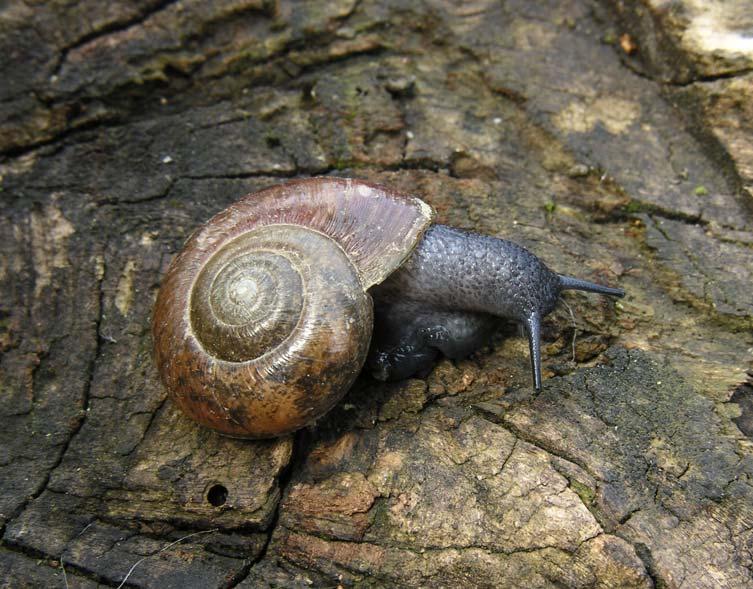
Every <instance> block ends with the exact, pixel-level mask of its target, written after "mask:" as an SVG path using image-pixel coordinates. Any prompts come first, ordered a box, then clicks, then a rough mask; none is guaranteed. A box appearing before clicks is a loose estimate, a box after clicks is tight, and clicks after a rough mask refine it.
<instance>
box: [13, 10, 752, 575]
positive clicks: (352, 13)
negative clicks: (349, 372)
mask: <svg viewBox="0 0 753 589" xmlns="http://www.w3.org/2000/svg"><path fill="white" fill-rule="evenodd" d="M745 4H746V2H745V1H744V0H739V1H736V2H727V3H724V6H723V7H721V8H719V7H717V8H714V10H713V11H711V9H710V8H705V9H704V8H701V7H700V6H701V4H700V3H695V2H690V0H687V1H685V2H675V3H672V4H671V6H670V7H667V6H666V3H663V2H659V1H658V0H629V1H626V2H609V1H607V0H602V1H590V0H567V1H564V2H550V1H546V0H539V1H537V2H517V1H516V2H513V1H510V2H504V3H500V2H491V1H490V0H478V1H474V2H462V3H455V2H447V1H444V0H425V1H422V2H405V1H403V0H384V1H381V2H380V1H370V0H361V1H356V0H336V1H334V2H324V1H319V0H317V1H314V2H295V1H287V0H278V1H271V0H221V1H219V2H201V1H199V0H141V1H138V2H130V3H126V2H115V3H112V2H95V1H94V0H85V1H83V2H78V3H67V2H63V1H50V2H46V3H32V2H22V1H21V0H9V1H8V2H6V3H5V4H4V5H3V6H2V7H0V56H2V57H0V74H1V75H2V80H3V82H2V84H0V200H1V201H2V211H3V214H2V216H0V354H1V356H0V525H1V526H2V529H1V534H2V544H1V545H0V579H2V582H0V586H3V587H6V586H7V587H22V586H23V587H25V586H40V587H42V586H44V587H48V586H58V587H94V586H108V587H118V586H120V585H121V584H123V583H124V582H125V584H126V585H127V586H136V587H160V588H169V587H249V588H250V587H291V588H292V587H311V586H315V587H341V586H342V587H346V586H362V587H395V586H432V587H468V586H478V587H508V586H509V587H563V586H564V587H652V586H655V587H678V588H680V587H688V588H691V587H692V588H698V587H709V588H711V587H727V588H735V587H749V586H751V584H753V559H752V558H751V551H750V544H751V529H752V528H753V488H751V475H752V474H753V446H752V445H751V436H753V383H752V382H751V377H752V375H753V372H751V370H752V368H753V364H752V363H751V350H753V336H752V335H751V331H752V330H751V328H752V327H753V297H751V295H750V285H751V283H752V282H753V206H752V203H753V133H752V131H753V129H752V127H753V123H751V121H753V106H752V105H753V74H752V73H751V72H753V49H751V48H750V44H749V42H748V43H747V44H746V42H745V39H746V37H745V30H747V29H746V27H749V26H750V21H749V18H750V11H749V7H748V9H747V10H746V8H745ZM746 19H748V20H746ZM748 41H749V38H748ZM323 174H332V175H341V176H350V177H359V178H365V179H368V180H372V181H376V182H379V183H383V184H387V185H389V186H391V187H394V188H397V189H400V190H402V191H404V192H408V193H411V194H415V195H416V196H419V197H421V198H423V199H424V200H425V201H426V202H428V203H430V204H431V205H432V206H433V207H434V208H435V209H436V211H437V213H438V221H439V222H442V223H447V224H450V225H455V226H459V227H462V228H466V229H472V230H476V231H479V232H482V233H487V234H492V235H498V236H503V237H505V238H508V239H511V240H513V241H516V242H518V243H521V244H523V245H525V246H526V247H528V248H529V249H531V250H532V251H534V252H535V253H536V254H537V255H539V256H540V257H541V258H542V259H543V260H545V261H546V263H547V264H548V265H549V266H550V267H552V268H553V269H555V270H556V271H558V272H560V273H565V274H570V275H577V276H579V277H581V278H584V279H590V280H596V281H600V282H607V283H610V284H619V285H621V286H623V287H624V288H625V289H626V290H627V293H628V295H627V297H626V298H625V299H624V301H621V302H620V303H617V304H614V303H613V302H610V301H606V300H602V299H600V298H598V297H595V296H592V295H585V294H569V293H568V294H567V295H566V301H567V304H568V305H569V308H570V309H571V310H572V315H571V313H570V312H569V311H568V308H566V307H565V306H564V305H561V306H560V308H559V309H558V311H556V312H555V313H554V314H552V315H551V316H550V317H549V318H548V319H547V321H546V324H545V329H544V340H545V341H544V344H545V345H544V352H545V369H546V374H545V376H546V381H545V386H544V390H543V391H542V392H541V393H540V394H536V393H535V392H534V391H533V390H532V388H531V385H530V382H529V380H530V369H529V360H528V355H527V346H526V343H525V341H524V340H523V339H521V338H519V337H517V334H516V331H515V328H514V327H511V328H509V329H506V330H503V332H501V333H500V334H499V335H498V336H497V337H496V338H495V339H494V341H493V342H492V344H491V345H490V347H489V348H488V349H485V350H481V351H479V352H478V353H477V354H475V355H474V356H473V357H471V358H469V359H467V360H463V361H459V362H450V361H448V360H443V361H441V362H439V364H438V365H437V366H436V368H435V369H434V370H433V371H432V372H431V374H429V375H428V376H427V377H426V378H425V379H412V380H409V381H406V382H401V383H396V384H383V383H377V382H375V381H373V380H371V379H370V378H369V377H367V376H363V377H362V378H360V379H359V381H358V382H357V384H356V386H355V387H354V388H353V389H352V390H351V392H350V393H349V394H348V396H347V397H346V398H345V399H344V401H343V402H341V403H340V404H339V405H338V406H337V407H336V408H335V410H333V411H332V412H331V413H330V414H329V415H327V416H326V417H325V418H323V419H322V420H321V421H320V422H319V423H318V424H317V425H316V426H315V427H312V428H309V429H308V430H305V431H302V432H299V433H298V434H296V435H295V436H288V437H286V438H283V439H278V440H271V441H260V442H249V441H239V440H232V439H228V438H224V437H221V436H219V435H216V434H214V433H213V432H210V431H207V430H205V429H202V428H200V427H199V426H197V425H195V424H194V423H192V422H190V421H189V420H188V419H187V418H185V417H184V416H183V415H181V414H180V413H179V412H178V411H177V409H176V408H175V407H174V406H173V404H172V403H171V402H170V401H169V400H167V397H166V393H165V391H164V390H163V388H162V386H161V385H160V383H159V380H158V377H157V375H156V373H155V369H154V366H153V364H152V361H151V338H150V333H149V322H150V315H151V308H152V305H153V302H154V299H155V296H156V292H157V289H158V287H159V284H160V279H161V277H162V275H163V273H164V271H165V270H166V268H167V265H168V264H169V262H170V259H171V257H172V256H173V255H174V254H175V253H176V252H177V251H178V250H179V249H180V246H181V244H182V243H183V242H184V240H185V239H186V238H187V236H188V235H190V233H191V232H192V230H193V229H195V228H196V227H197V226H198V225H199V224H200V223H202V222H204V221H205V220H206V219H208V218H209V217H210V216H211V215H212V214H214V213H215V212H217V211H219V210H221V209H223V208H224V207H225V206H227V205H228V204H230V203H231V202H233V201H234V200H236V199H238V198H239V197H240V196H242V195H244V194H246V193H248V192H251V191H253V190H256V189H259V188H262V187H265V186H269V185H271V184H274V183H276V182H280V181H283V180H284V179H286V178H292V177H301V176H310V175H323Z"/></svg>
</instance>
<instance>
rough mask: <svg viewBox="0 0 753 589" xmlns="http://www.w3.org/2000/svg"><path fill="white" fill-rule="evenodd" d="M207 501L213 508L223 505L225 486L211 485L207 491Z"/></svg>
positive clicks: (225, 493) (225, 494)
mask: <svg viewBox="0 0 753 589" xmlns="http://www.w3.org/2000/svg"><path fill="white" fill-rule="evenodd" d="M207 501H209V503H211V504H212V505H214V506H215V507H219V506H220V505H225V501H227V488H226V487H225V485H212V486H211V487H210V488H209V491H207Z"/></svg>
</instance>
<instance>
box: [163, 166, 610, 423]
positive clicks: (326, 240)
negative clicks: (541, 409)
mask: <svg viewBox="0 0 753 589" xmlns="http://www.w3.org/2000/svg"><path fill="white" fill-rule="evenodd" d="M433 216H434V214H433V211H432V209H431V208H430V207H429V206H428V205H427V204H426V203H424V202H423V201H421V200H419V199H418V198H415V197H411V196H406V195H403V194H400V193H398V192H395V191H393V190H390V189H389V188H386V187H383V186H378V185H375V184H371V183H369V182H364V181H360V180H351V179H341V178H329V177H321V178H310V179H306V180H297V181H290V182H287V183H284V184H280V185H277V186H273V187H271V188H267V189H265V190H261V191H260V192H257V193H254V194H250V195H248V196H246V197H244V198H242V199H241V200H240V201H238V202H237V203H235V204H233V205H231V206H230V207H228V208H227V209H225V210H224V211H222V212H220V213H218V214H217V215H215V216H214V218H212V219H211V220H210V221H209V222H208V223H206V224H205V225H204V226H202V227H200V228H199V229H198V230H196V231H195V232H194V233H193V235H192V236H191V237H190V238H189V239H188V241H187V242H186V244H185V246H184V248H183V249H182V251H181V252H180V253H179V254H178V255H177V256H176V257H175V258H174V260H173V261H172V263H171V265H170V267H169V269H168V271H167V273H166V275H165V277H164V281H163V283H162V286H161V288H160V291H159V294H158V296H157V300H156V303H155V308H154V314H153V319H152V334H153V340H154V358H155V363H156V366H157V368H158V370H159V373H160V375H161V378H162V381H163V383H164V384H165V386H166V388H167V390H168V392H169V394H170V395H171V396H172V398H173V400H174V401H175V402H176V404H177V405H178V406H179V407H180V408H181V409H182V410H183V411H184V412H185V413H186V414H188V415H189V416H190V417H191V418H193V419H194V420H196V421H198V422H199V423H201V424H203V425H205V426H208V427H210V428H213V429H215V430H217V431H219V432H220V433H222V434H225V435H229V436H233V437H245V438H269V437H276V436H281V435H283V434H286V433H289V432H292V431H295V430H297V429H300V428H302V427H304V426H306V425H309V424H311V423H313V422H314V421H316V420H317V419H318V418H319V417H321V416H322V415H324V414H325V413H326V412H327V411H329V410H330V409H331V408H332V407H333V406H334V405H335V404H336V403H337V402H338V401H339V400H340V399H341V398H342V396H343V395H344V394H345V393H346V392H347V390H348V389H349V388H350V386H351V385H352V384H353V382H354V380H355V378H356V376H357V375H358V374H359V373H360V372H361V370H362V368H363V366H364V364H366V363H368V367H369V369H370V370H371V372H372V374H373V375H374V376H375V377H376V378H378V379H381V380H388V379H402V378H407V377H409V376H411V375H412V374H415V373H417V372H420V371H422V370H425V369H427V368H428V367H431V365H432V363H433V362H434V360H435V358H436V357H437V355H438V354H440V353H442V354H444V355H446V356H448V357H450V358H462V357H464V356H467V355H468V354H470V353H471V352H473V351H474V350H475V349H477V348H478V347H480V346H481V345H483V344H484V343H485V342H486V341H487V338H488V336H489V335H490V334H491V332H492V331H493V330H494V328H495V327H496V320H495V318H505V319H512V320H515V321H518V322H520V323H521V324H522V325H523V327H524V328H525V332H526V334H527V336H528V341H529V347H530V354H531V365H532V371H533V383H534V387H535V388H536V389H537V390H538V389H541V385H542V379H541V350H540V326H541V319H542V317H544V316H545V315H546V314H548V313H549V312H551V311H552V310H553V309H554V307H555V305H556V303H557V301H558V299H559V297H560V293H561V291H562V290H565V289H578V290H583V291H590V292H595V293H601V294H605V295H612V296H618V297H621V296H623V295H624V292H623V291H622V290H620V289H617V288H610V287H606V286H601V285H599V284H595V283H592V282H587V281H584V280H579V279H577V278H572V277H568V276H563V275H560V274H556V273H555V272H552V271H551V270H549V269H548V268H547V267H546V266H545V265H544V264H543V262H541V261H540V260H539V259H538V258H537V257H536V256H534V255H533V254H532V253H530V252H529V251H528V250H526V249H525V248H523V247H521V246H519V245H516V244H514V243H512V242H509V241H506V240H503V239H498V238H495V237H488V236H484V235H479V234H475V233H470V232H466V231H461V230H459V229H454V228H452V227H447V226H443V225H438V224H433V223H432V221H433ZM372 334H373V338H372Z"/></svg>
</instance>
